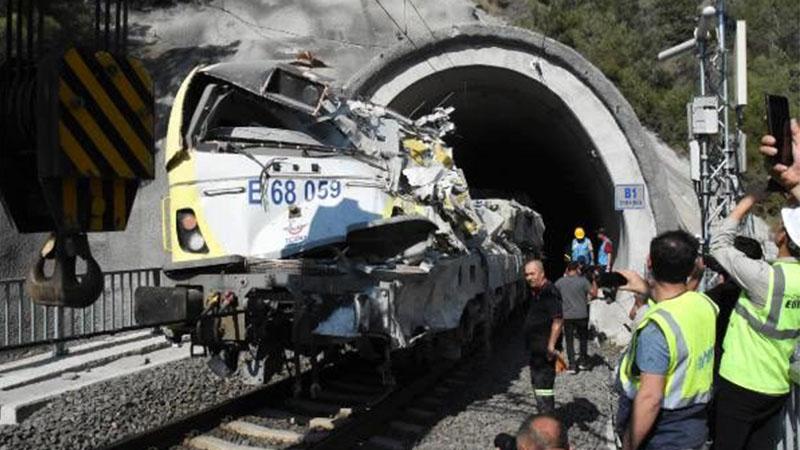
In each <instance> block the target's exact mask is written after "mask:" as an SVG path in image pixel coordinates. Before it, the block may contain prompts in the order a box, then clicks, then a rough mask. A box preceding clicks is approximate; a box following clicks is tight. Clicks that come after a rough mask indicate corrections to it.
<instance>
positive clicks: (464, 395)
mask: <svg viewBox="0 0 800 450" xmlns="http://www.w3.org/2000/svg"><path fill="white" fill-rule="evenodd" d="M502 335H503V336H498V338H497V339H496V342H495V344H494V347H493V351H492V354H491V356H490V357H489V358H488V359H487V360H485V361H482V362H480V363H477V364H476V365H475V366H474V367H473V369H472V371H471V378H472V379H473V380H474V381H472V382H470V383H469V384H468V385H467V386H465V387H464V388H463V389H461V390H460V392H459V393H458V394H457V395H456V398H453V399H448V404H449V405H450V407H449V411H447V413H446V416H445V417H444V418H443V419H441V420H439V422H438V423H437V424H436V425H435V426H434V427H433V428H432V429H431V430H430V431H429V432H428V433H427V435H426V436H425V437H424V438H423V439H422V440H421V441H420V442H419V443H418V444H417V445H416V446H415V447H414V448H415V449H418V450H444V449H453V450H456V449H459V450H461V449H487V448H494V446H493V445H492V444H493V440H494V437H495V435H497V434H498V433H503V432H505V433H510V434H512V435H513V434H514V433H516V431H517V429H518V428H519V426H520V424H521V423H522V421H523V420H524V419H525V418H526V417H527V416H528V415H530V414H533V413H536V401H535V400H534V397H533V389H532V388H531V383H530V371H529V369H528V355H527V353H526V352H525V349H524V346H523V342H522V337H521V336H520V335H519V327H518V326H510V327H508V328H507V329H506V330H504V331H503V333H502ZM600 351H601V350H600V349H599V348H598V347H597V346H596V345H595V344H590V347H589V352H590V355H592V354H595V355H596V356H592V357H591V360H592V362H593V367H592V368H591V370H587V371H581V372H580V373H578V374H569V373H564V374H561V375H558V377H557V378H556V384H555V393H556V411H555V415H556V416H557V417H559V419H560V420H561V421H562V422H563V423H564V424H565V426H567V427H568V429H569V431H568V434H569V441H570V445H571V446H572V448H581V449H607V448H611V449H613V448H615V447H614V446H613V441H610V439H611V434H610V433H611V414H612V403H613V402H614V401H615V400H612V397H611V396H610V394H609V391H610V389H609V387H610V377H611V369H610V368H609V367H608V366H607V365H606V364H605V360H606V359H609V360H613V359H614V355H615V354H616V353H617V351H616V350H615V349H613V348H605V347H604V348H603V350H602V352H603V353H605V355H606V357H604V356H601V355H600V354H598V353H599V352H600Z"/></svg>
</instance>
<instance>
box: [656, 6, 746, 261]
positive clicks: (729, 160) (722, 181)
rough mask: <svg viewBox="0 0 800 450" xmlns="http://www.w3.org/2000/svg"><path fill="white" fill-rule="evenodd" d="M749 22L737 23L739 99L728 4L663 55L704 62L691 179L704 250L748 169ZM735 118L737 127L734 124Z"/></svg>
mask: <svg viewBox="0 0 800 450" xmlns="http://www.w3.org/2000/svg"><path fill="white" fill-rule="evenodd" d="M745 30H746V29H745V23H744V21H738V22H737V23H736V41H735V46H734V47H735V64H734V68H735V72H736V73H735V85H736V99H735V100H734V101H732V99H731V97H730V95H729V77H730V73H729V54H730V51H729V50H728V48H727V45H728V43H727V36H726V31H727V30H726V10H725V1H724V0H717V1H716V6H706V7H705V8H703V10H702V12H701V14H700V16H699V17H698V20H697V28H696V29H695V32H694V37H693V38H691V39H689V40H687V41H685V42H683V43H681V44H678V45H676V46H675V47H672V48H669V49H667V50H664V51H662V52H661V53H659V54H658V59H659V60H665V59H668V58H671V57H674V56H678V55H680V54H683V53H686V52H688V51H691V50H694V56H695V58H696V59H697V62H698V84H697V94H696V95H695V96H694V97H693V98H692V101H691V102H689V103H688V104H687V107H686V109H687V122H688V141H689V155H690V161H691V178H692V181H693V182H694V188H695V192H696V193H697V199H698V202H699V204H700V212H701V222H700V223H701V239H702V244H703V252H704V253H706V252H707V251H708V245H709V242H710V240H711V229H712V226H713V225H714V224H715V223H716V222H718V221H719V220H721V219H723V218H724V217H725V216H727V215H728V214H729V213H730V212H731V210H732V209H733V207H734V206H735V204H736V200H737V199H738V198H739V197H740V196H741V193H742V179H741V175H742V173H744V171H745V170H746V169H747V156H746V155H747V153H746V139H745V135H744V133H742V131H741V130H740V127H741V121H742V113H743V109H744V107H745V105H747V78H746V76H747V74H746V71H747V70H746V57H747V56H746V46H745V33H746V31H745ZM732 114H733V115H734V118H733V120H735V123H736V125H735V126H732V124H731V116H732Z"/></svg>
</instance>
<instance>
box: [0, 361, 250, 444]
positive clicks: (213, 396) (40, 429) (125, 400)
mask: <svg viewBox="0 0 800 450" xmlns="http://www.w3.org/2000/svg"><path fill="white" fill-rule="evenodd" d="M187 351H188V349H187ZM253 388H254V386H249V385H246V384H244V383H242V382H241V381H240V380H238V379H237V378H236V377H232V378H230V379H220V378H218V377H216V376H215V375H214V374H213V373H211V371H210V370H208V368H207V367H206V365H205V358H191V359H185V360H181V361H176V362H174V363H169V364H165V365H163V366H159V367H156V368H153V369H151V370H145V371H141V372H138V373H136V374H132V375H128V376H123V377H120V378H117V379H115V380H110V381H106V382H103V383H99V384H96V385H93V386H89V387H86V388H83V389H80V390H77V391H73V392H69V393H66V394H64V395H62V396H60V397H58V398H56V399H55V400H53V401H52V402H50V403H49V404H48V405H47V406H45V407H44V408H42V409H40V410H38V411H36V412H35V413H34V414H33V415H31V416H30V417H29V418H28V419H26V420H25V421H24V422H23V423H22V424H20V425H5V426H0V450H26V449H31V450H33V449H37V450H39V449H45V448H46V449H54V450H55V449H70V450H72V449H93V448H98V447H102V446H105V445H108V444H110V443H112V442H115V441H117V440H119V439H121V438H123V437H125V436H128V435H131V434H135V433H139V432H142V431H145V430H147V429H150V428H154V427H156V426H158V425H161V424H164V423H166V422H169V421H172V420H175V419H177V418H179V417H183V416H186V415H188V414H191V413H195V412H197V411H198V410H200V409H204V408H207V407H210V406H212V405H215V404H218V403H220V402H222V401H224V400H227V399H229V398H233V397H236V396H238V395H241V394H243V393H245V392H248V391H250V390H252V389H253Z"/></svg>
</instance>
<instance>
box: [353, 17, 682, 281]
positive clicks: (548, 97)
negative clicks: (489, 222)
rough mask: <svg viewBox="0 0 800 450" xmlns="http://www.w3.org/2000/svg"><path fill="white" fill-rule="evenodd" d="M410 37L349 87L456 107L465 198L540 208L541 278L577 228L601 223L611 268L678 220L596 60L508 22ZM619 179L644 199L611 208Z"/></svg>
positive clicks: (419, 104) (409, 108)
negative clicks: (611, 248)
mask: <svg viewBox="0 0 800 450" xmlns="http://www.w3.org/2000/svg"><path fill="white" fill-rule="evenodd" d="M415 44H416V45H413V46H411V45H400V46H398V47H397V48H395V49H393V50H392V51H390V52H388V53H386V54H383V55H381V56H380V57H378V58H376V59H375V60H373V62H372V63H371V64H370V65H369V66H367V67H365V68H364V69H362V70H361V71H360V72H359V73H358V74H356V75H355V76H354V77H353V78H352V79H351V80H350V81H349V82H348V83H347V90H348V92H349V93H351V94H354V95H357V96H360V97H364V98H368V99H370V100H372V101H373V102H375V103H378V104H384V105H387V106H389V107H390V108H392V109H394V110H396V111H398V112H400V113H402V114H405V115H409V116H411V117H412V118H417V117H419V116H422V115H425V114H429V113H430V112H431V111H432V110H433V109H434V108H435V107H436V106H437V105H441V106H454V107H455V112H454V113H453V115H452V119H453V121H454V122H455V125H456V130H455V132H454V133H451V134H450V135H449V136H448V137H447V138H446V140H447V142H448V144H450V145H452V147H453V149H454V158H455V161H456V164H457V165H458V166H459V167H460V168H461V169H463V170H464V172H465V175H466V177H467V180H468V182H469V184H470V188H471V190H472V193H473V198H481V197H505V198H516V199H518V200H520V201H521V202H522V203H525V204H528V205H529V206H532V207H533V208H534V209H536V210H537V211H538V212H539V213H541V214H542V216H543V219H544V221H545V225H546V226H547V231H546V234H545V249H544V250H545V254H546V256H547V257H548V261H549V262H548V269H549V273H550V275H551V277H555V276H558V275H560V271H561V270H562V269H563V258H562V256H561V255H562V254H563V253H564V250H565V248H566V246H567V245H568V244H569V242H570V240H571V239H572V231H573V229H574V227H576V226H583V227H585V228H586V229H587V231H589V230H595V229H597V228H598V227H600V226H602V227H605V228H606V230H607V231H608V233H609V235H610V236H611V237H612V239H613V240H614V241H615V242H616V243H618V244H619V245H618V247H619V248H618V253H619V257H618V262H619V266H627V267H642V265H643V264H644V258H645V256H646V255H645V254H643V253H646V250H645V249H646V248H647V243H648V242H649V240H650V239H651V238H652V237H653V236H654V235H655V233H656V232H657V231H659V230H664V229H669V228H674V227H675V226H676V225H675V224H676V221H675V218H674V211H673V210H672V209H671V207H670V206H669V204H670V202H669V201H668V198H667V195H666V186H665V181H664V180H662V179H661V178H660V177H658V176H657V174H656V173H655V170H657V164H656V163H655V160H656V156H655V155H654V154H653V152H654V150H653V149H652V147H651V146H650V144H649V141H648V140H647V139H646V136H645V135H644V131H643V129H642V127H641V125H640V124H639V122H638V120H637V119H636V117H635V114H634V113H633V111H632V109H631V107H630V105H629V104H628V103H627V101H625V99H624V98H623V97H622V95H621V94H620V93H619V91H617V90H616V88H615V87H614V86H613V84H611V82H610V81H608V80H607V79H606V78H605V77H604V76H603V75H602V73H601V72H600V71H599V69H597V68H595V67H594V66H592V65H591V64H590V63H589V62H588V61H586V60H585V59H584V58H583V57H581V56H580V55H579V54H578V53H577V52H575V51H574V50H572V49H570V48H568V47H566V46H564V45H562V44H559V43H557V42H555V41H553V40H550V39H547V38H545V37H543V36H541V35H537V34H535V33H532V32H528V31H525V30H521V29H516V28H509V27H487V26H482V25H478V26H475V25H471V26H463V27H455V28H453V29H450V30H447V36H446V37H437V38H431V39H429V40H427V41H425V42H419V41H415ZM620 184H643V185H646V186H647V192H648V194H649V196H648V198H647V199H646V202H645V203H646V205H645V208H643V209H638V210H626V211H616V210H615V208H614V191H615V188H614V186H615V185H620Z"/></svg>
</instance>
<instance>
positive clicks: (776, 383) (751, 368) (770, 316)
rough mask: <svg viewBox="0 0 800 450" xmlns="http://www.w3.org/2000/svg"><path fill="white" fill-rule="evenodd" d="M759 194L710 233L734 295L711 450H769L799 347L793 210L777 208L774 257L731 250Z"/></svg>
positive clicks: (798, 219)
mask: <svg viewBox="0 0 800 450" xmlns="http://www.w3.org/2000/svg"><path fill="white" fill-rule="evenodd" d="M759 197H760V195H759V194H751V195H748V196H746V197H744V198H743V199H742V200H741V201H740V202H739V204H738V205H736V208H734V210H733V212H732V213H731V215H730V216H729V217H728V218H726V219H725V220H724V221H723V222H722V223H721V224H720V226H719V227H718V228H717V230H716V231H715V232H714V234H713V238H712V240H711V254H712V256H714V258H716V260H717V261H718V262H719V264H720V265H721V266H722V267H723V268H724V269H725V270H726V271H728V273H729V274H730V275H731V277H732V278H733V279H734V280H735V281H736V283H737V284H739V286H741V287H742V294H741V295H740V297H739V300H738V301H737V303H736V307H735V308H734V311H733V313H732V314H731V319H730V322H729V323H728V329H727V333H726V335H725V341H724V342H723V344H722V348H723V352H722V359H721V361H720V369H719V375H720V379H719V382H718V385H717V388H716V401H717V412H716V418H715V421H716V422H715V423H716V429H717V436H716V439H715V449H717V450H729V449H770V450H773V449H775V448H776V446H777V444H778V442H779V441H780V437H781V435H782V425H783V414H782V411H783V407H784V405H786V401H787V399H788V395H789V391H790V386H791V384H790V383H791V379H790V375H789V372H790V371H789V367H790V359H791V358H792V355H793V353H794V351H795V348H796V346H797V345H798V343H800V261H798V258H800V208H798V207H795V208H783V209H782V210H781V219H782V220H781V223H780V224H779V225H778V226H777V229H774V230H773V236H774V242H775V245H776V246H777V247H778V259H777V260H775V261H774V262H773V263H772V264H770V263H767V262H766V261H763V260H753V259H750V258H748V257H747V256H745V255H744V254H743V253H742V252H740V251H739V250H737V249H736V248H734V246H733V240H734V237H735V236H736V232H737V228H738V226H739V223H740V222H741V220H742V219H743V218H744V217H745V215H746V214H747V213H748V211H749V210H750V208H751V207H752V206H753V205H754V204H755V203H756V202H757V201H758V199H759Z"/></svg>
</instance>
